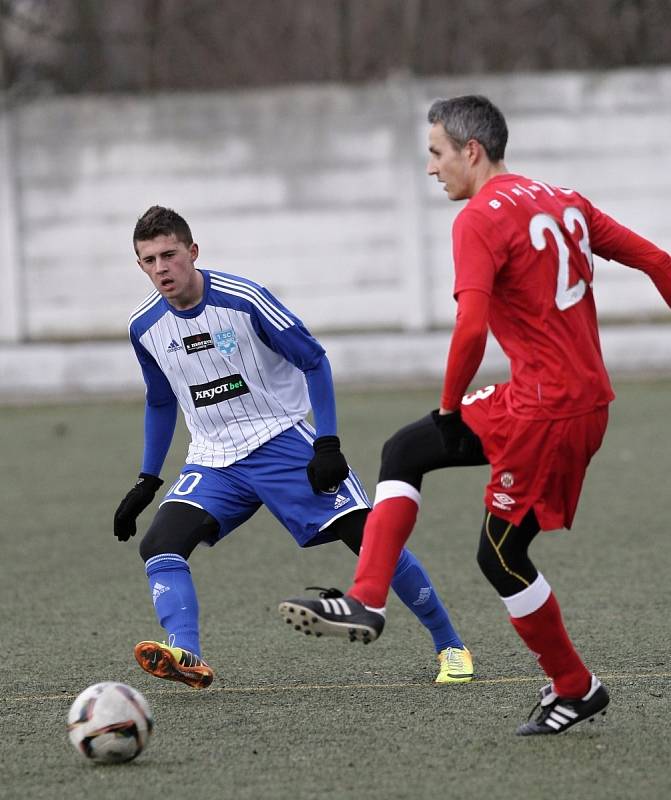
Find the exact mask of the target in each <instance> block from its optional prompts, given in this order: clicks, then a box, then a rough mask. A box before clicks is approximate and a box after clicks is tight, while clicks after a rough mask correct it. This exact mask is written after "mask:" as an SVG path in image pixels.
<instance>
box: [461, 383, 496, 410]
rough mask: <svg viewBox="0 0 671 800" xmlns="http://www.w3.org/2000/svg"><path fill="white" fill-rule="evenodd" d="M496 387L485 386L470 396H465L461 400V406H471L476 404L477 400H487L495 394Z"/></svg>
mask: <svg viewBox="0 0 671 800" xmlns="http://www.w3.org/2000/svg"><path fill="white" fill-rule="evenodd" d="M495 389H496V386H493V385H492V386H484V387H483V388H482V389H478V390H477V391H475V392H471V393H470V394H465V395H464V396H463V397H462V398H461V404H462V405H464V406H470V405H473V403H475V401H476V400H486V399H487V398H488V397H489V395H490V394H493V392H494V390H495Z"/></svg>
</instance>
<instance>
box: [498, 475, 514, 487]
mask: <svg viewBox="0 0 671 800" xmlns="http://www.w3.org/2000/svg"><path fill="white" fill-rule="evenodd" d="M514 483H515V478H514V477H513V473H512V472H502V473H501V486H503V488H504V489H510V487H511V486H512V485H513V484H514Z"/></svg>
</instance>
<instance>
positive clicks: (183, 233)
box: [133, 206, 193, 253]
mask: <svg viewBox="0 0 671 800" xmlns="http://www.w3.org/2000/svg"><path fill="white" fill-rule="evenodd" d="M173 233H174V234H175V236H176V238H177V241H179V242H183V243H184V244H185V245H186V246H187V247H190V246H191V245H192V244H193V236H192V235H191V228H189V225H188V223H187V221H186V220H185V219H184V217H181V216H180V215H179V214H178V213H177V212H176V211H173V210H172V209H171V208H164V207H163V206H151V208H148V209H147V210H146V211H145V212H144V214H143V215H142V216H141V217H140V218H139V219H138V221H137V222H136V224H135V230H134V231H133V247H134V249H135V252H136V253H137V247H136V243H137V242H146V241H148V240H149V239H155V238H156V237H157V236H171V235H172V234H173Z"/></svg>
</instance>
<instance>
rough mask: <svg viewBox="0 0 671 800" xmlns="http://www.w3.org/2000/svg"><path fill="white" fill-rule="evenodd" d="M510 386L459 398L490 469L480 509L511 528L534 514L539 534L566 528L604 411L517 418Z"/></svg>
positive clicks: (600, 437)
mask: <svg viewBox="0 0 671 800" xmlns="http://www.w3.org/2000/svg"><path fill="white" fill-rule="evenodd" d="M508 391H509V384H507V383H502V384H497V385H496V386H486V387H485V388H483V389H478V390H477V391H476V392H472V393H471V394H467V395H465V396H464V398H463V400H462V403H461V416H462V419H463V420H464V422H465V423H466V424H467V425H468V426H469V427H470V428H471V429H472V430H473V431H474V433H476V434H477V435H478V437H479V438H480V441H481V442H482V447H483V450H484V452H485V455H486V456H487V459H488V460H489V463H490V465H491V475H490V480H489V483H488V484H487V487H486V489H485V505H486V506H487V508H488V509H489V511H491V512H492V514H494V515H496V516H497V517H501V518H503V519H506V520H509V521H510V522H512V523H513V524H514V525H519V523H520V522H521V521H522V519H523V518H524V516H525V514H526V513H527V512H528V511H529V509H533V510H534V512H535V514H536V519H537V520H538V523H539V525H540V526H541V529H542V530H545V531H549V530H555V529H557V528H570V527H571V524H572V522H573V517H574V516H575V511H576V507H577V505H578V498H579V497H580V490H581V489H582V484H583V480H584V478H585V471H586V470H587V465H588V464H589V462H590V459H591V458H592V456H593V455H594V453H596V451H597V450H598V449H599V447H600V446H601V441H602V440H603V436H604V433H605V432H606V426H607V424H608V406H600V407H599V408H596V409H595V410H594V411H590V412H588V413H587V414H582V415H581V416H579V417H567V418H565V419H547V420H546V419H542V420H534V419H521V418H519V417H513V416H511V415H510V413H509V412H508V408H507V403H506V396H507V393H508Z"/></svg>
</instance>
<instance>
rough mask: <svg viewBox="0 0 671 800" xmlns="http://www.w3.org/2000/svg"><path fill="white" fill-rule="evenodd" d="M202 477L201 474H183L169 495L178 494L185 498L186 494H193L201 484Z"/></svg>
mask: <svg viewBox="0 0 671 800" xmlns="http://www.w3.org/2000/svg"><path fill="white" fill-rule="evenodd" d="M202 477H203V476H202V475H201V473H200V472H182V473H181V474H180V476H179V478H177V480H176V481H175V483H174V484H173V485H172V487H171V489H170V491H169V492H168V494H176V495H179V496H180V497H183V496H184V495H185V494H191V492H192V491H193V490H194V489H195V488H196V486H198V484H199V483H200V481H201V478H202Z"/></svg>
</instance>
